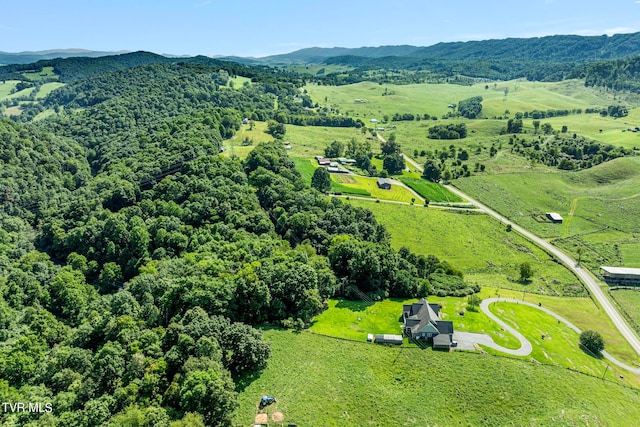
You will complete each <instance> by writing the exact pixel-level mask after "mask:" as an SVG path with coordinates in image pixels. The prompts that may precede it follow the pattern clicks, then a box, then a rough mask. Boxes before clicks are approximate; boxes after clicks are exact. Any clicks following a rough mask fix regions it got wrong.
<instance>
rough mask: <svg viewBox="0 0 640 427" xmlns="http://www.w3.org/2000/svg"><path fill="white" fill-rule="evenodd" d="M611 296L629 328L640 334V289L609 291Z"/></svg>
mask: <svg viewBox="0 0 640 427" xmlns="http://www.w3.org/2000/svg"><path fill="white" fill-rule="evenodd" d="M609 295H610V296H611V299H613V300H614V301H615V303H616V305H617V306H618V309H619V310H620V311H621V312H622V314H623V316H624V317H625V318H626V319H627V322H629V326H631V327H632V328H633V329H635V331H636V333H639V334H640V288H638V289H636V290H634V289H615V290H609Z"/></svg>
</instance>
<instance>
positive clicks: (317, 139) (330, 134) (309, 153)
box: [284, 125, 377, 158]
mask: <svg viewBox="0 0 640 427" xmlns="http://www.w3.org/2000/svg"><path fill="white" fill-rule="evenodd" d="M367 136H368V138H370V141H371V142H372V143H377V139H374V138H372V137H371V136H370V135H363V134H362V132H361V131H360V130H359V129H356V128H337V127H325V126H294V125H287V133H286V135H285V136H284V140H285V141H290V142H291V151H290V152H289V156H291V157H310V158H313V157H315V156H323V155H324V149H325V148H326V147H327V146H328V145H329V144H331V143H332V142H333V141H340V142H342V143H344V144H345V145H346V144H347V142H349V140H351V138H355V139H356V140H358V141H364V140H365V138H367Z"/></svg>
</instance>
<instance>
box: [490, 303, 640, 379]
mask: <svg viewBox="0 0 640 427" xmlns="http://www.w3.org/2000/svg"><path fill="white" fill-rule="evenodd" d="M489 309H490V310H491V311H492V312H493V313H494V314H496V315H497V316H498V317H500V318H501V319H502V320H504V321H506V322H507V323H509V324H510V325H511V326H513V327H515V328H516V329H517V330H518V331H519V332H520V333H521V334H522V335H524V336H525V338H527V339H528V340H529V341H530V342H531V344H532V346H533V351H532V353H531V354H530V355H529V356H527V358H532V359H534V360H536V361H537V362H539V363H543V364H557V365H561V366H565V367H567V368H570V369H573V370H576V371H579V372H583V373H586V374H589V375H593V376H596V377H597V376H602V375H603V374H604V375H606V378H608V379H609V380H610V381H621V382H622V383H624V384H626V385H628V386H632V387H639V386H640V376H637V375H634V374H632V373H630V372H628V371H626V370H623V369H621V368H618V367H617V366H616V365H614V364H612V363H611V362H609V361H607V360H606V359H604V358H600V357H595V356H593V355H591V354H589V353H588V352H587V351H584V350H582V349H581V348H580V346H579V342H580V335H579V334H578V333H577V332H575V331H573V330H572V329H570V328H569V327H568V326H566V325H565V324H564V323H561V322H559V321H557V320H556V319H555V318H553V317H552V316H550V315H549V314H547V313H545V312H543V311H541V310H537V309H535V308H533V307H529V306H525V305H522V304H513V303H506V302H499V303H493V304H491V306H490V308H489ZM605 340H606V338H605ZM605 344H606V343H605ZM607 365H609V368H608V369H607ZM605 371H606V373H605ZM620 376H622V378H621V377H620Z"/></svg>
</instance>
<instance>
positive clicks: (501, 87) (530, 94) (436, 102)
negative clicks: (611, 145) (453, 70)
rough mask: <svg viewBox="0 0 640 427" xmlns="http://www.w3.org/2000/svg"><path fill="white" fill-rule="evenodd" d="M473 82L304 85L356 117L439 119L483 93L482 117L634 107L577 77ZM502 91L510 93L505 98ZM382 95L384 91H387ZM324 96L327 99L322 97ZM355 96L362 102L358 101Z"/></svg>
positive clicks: (318, 97) (633, 101)
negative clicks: (407, 115) (421, 116)
mask: <svg viewBox="0 0 640 427" xmlns="http://www.w3.org/2000/svg"><path fill="white" fill-rule="evenodd" d="M488 86H489V87H488V88H487V89H485V87H486V85H485V84H484V83H481V84H476V85H473V86H459V85H447V84H413V85H392V84H384V85H379V84H377V83H372V82H362V83H356V84H352V85H345V86H337V87H336V86H317V85H312V84H310V85H307V86H306V89H307V90H308V92H309V94H310V95H311V97H312V99H313V100H314V101H316V102H318V103H320V104H322V105H326V106H328V107H331V108H333V109H338V110H339V111H341V112H342V113H349V114H352V115H358V116H360V117H361V118H363V119H364V118H366V119H367V121H368V120H369V119H370V118H376V119H378V120H382V117H383V116H384V115H385V114H387V115H393V114H394V113H413V114H418V113H420V114H424V113H428V114H429V115H431V116H434V115H435V116H437V117H441V116H442V115H443V114H446V113H447V111H448V110H449V108H448V105H449V104H457V103H458V102H459V101H460V100H462V99H466V98H470V97H472V96H482V98H483V103H482V105H483V112H482V115H483V117H487V118H493V117H498V116H504V114H505V111H506V110H508V111H509V112H510V114H511V115H513V114H515V113H516V112H518V111H520V112H525V111H533V110H549V109H568V110H572V109H576V108H582V109H585V108H589V107H606V106H607V105H610V104H619V103H621V102H622V103H624V104H625V105H631V106H637V105H638V99H637V98H638V97H637V96H627V98H624V99H622V100H620V98H619V95H617V96H618V99H614V94H613V93H610V92H606V91H602V90H599V89H594V88H587V87H585V86H584V83H583V82H581V81H577V80H573V81H571V80H570V81H564V82H557V83H541V82H528V81H521V80H514V81H508V82H498V83H495V84H494V83H492V84H489V85H488ZM505 89H507V90H508V94H507V95H506V96H505ZM385 93H386V95H385ZM325 98H326V101H325ZM356 99H362V100H365V101H366V102H364V103H357V102H355V100H356Z"/></svg>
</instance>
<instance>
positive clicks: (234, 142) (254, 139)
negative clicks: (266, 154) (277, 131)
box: [224, 122, 273, 158]
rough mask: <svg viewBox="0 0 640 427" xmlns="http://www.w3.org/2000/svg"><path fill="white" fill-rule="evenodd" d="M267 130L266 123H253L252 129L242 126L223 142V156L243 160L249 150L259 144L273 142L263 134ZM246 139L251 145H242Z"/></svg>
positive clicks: (266, 134) (267, 135)
mask: <svg viewBox="0 0 640 427" xmlns="http://www.w3.org/2000/svg"><path fill="white" fill-rule="evenodd" d="M266 129H267V123H266V122H253V129H251V127H250V126H249V125H242V127H241V128H240V131H238V132H237V133H236V134H235V135H234V136H233V137H232V138H231V139H227V140H225V141H224V149H225V152H224V154H225V155H226V156H231V155H234V156H238V157H240V158H245V157H247V156H248V155H249V153H250V152H251V150H253V148H254V147H255V146H256V145H258V144H259V143H261V142H268V141H273V137H272V136H271V135H269V134H268V133H265V130H266ZM245 138H247V139H249V140H250V141H251V145H242V141H243V140H244V139H245Z"/></svg>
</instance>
